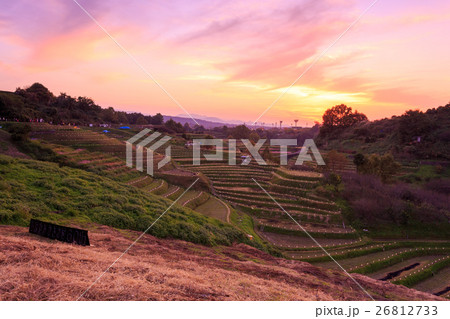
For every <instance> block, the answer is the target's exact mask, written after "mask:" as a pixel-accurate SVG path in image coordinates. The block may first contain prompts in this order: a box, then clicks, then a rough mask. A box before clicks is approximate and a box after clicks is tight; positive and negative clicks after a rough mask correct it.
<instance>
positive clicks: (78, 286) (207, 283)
mask: <svg viewBox="0 0 450 319" xmlns="http://www.w3.org/2000/svg"><path fill="white" fill-rule="evenodd" d="M138 235H139V233H138V232H132V231H123V230H122V231H118V230H114V229H112V228H109V227H107V226H95V225H94V226H92V229H91V231H90V234H89V236H90V240H91V244H92V246H90V247H82V246H76V245H70V244H66V243H61V242H57V241H51V240H48V239H45V238H41V237H38V236H35V235H31V234H29V233H28V232H27V229H26V228H23V227H18V226H0V300H76V299H77V298H78V297H79V296H80V295H81V293H82V292H83V291H85V290H86V289H87V287H89V286H90V285H91V283H92V282H93V281H94V280H95V279H96V278H97V277H98V276H99V275H100V274H101V273H103V271H104V270H105V269H106V268H107V267H108V266H109V265H110V264H111V263H112V262H113V261H114V260H116V259H117V258H118V257H119V256H120V254H121V253H122V252H123V251H124V250H125V249H126V248H127V247H128V246H129V245H130V244H131V243H132V241H133V240H134V239H135V238H136V237H137V236H138ZM354 276H355V278H356V279H357V280H358V281H359V282H360V283H361V285H362V286H363V287H364V288H365V289H367V291H368V292H369V293H370V294H372V296H373V297H374V298H375V299H377V300H386V299H388V300H440V298H439V297H436V296H433V295H430V294H426V293H422V292H418V291H415V290H411V289H408V288H405V287H402V286H396V285H393V284H390V283H385V282H381V281H376V280H373V279H370V278H368V277H365V276H362V275H358V274H354ZM83 299H87V300H367V299H368V297H367V296H366V295H365V294H364V292H362V291H361V289H360V288H358V287H357V286H356V284H355V283H354V282H353V281H352V280H351V279H350V278H349V277H347V276H346V275H345V274H343V273H340V272H337V271H333V270H326V269H321V268H318V267H315V266H312V265H310V264H308V263H305V262H300V261H288V260H284V259H280V258H275V257H273V256H270V255H268V254H266V253H263V252H261V251H259V250H257V249H255V248H252V247H249V246H247V245H244V244H237V245H233V246H230V247H224V246H216V247H205V246H202V245H197V244H193V243H188V242H183V241H179V240H168V239H157V238H155V237H153V236H150V235H146V236H144V237H143V238H142V239H141V241H139V242H138V243H137V244H136V245H135V246H133V247H132V248H131V249H130V250H129V251H128V253H127V254H126V255H124V256H123V257H122V258H121V259H120V260H119V261H118V262H117V263H116V264H115V265H114V267H112V268H111V269H110V271H109V272H108V273H106V274H105V275H104V276H103V277H102V278H101V279H100V281H98V282H97V283H96V284H95V285H94V286H93V287H92V288H91V290H90V291H88V292H87V293H86V294H85V296H84V297H83Z"/></svg>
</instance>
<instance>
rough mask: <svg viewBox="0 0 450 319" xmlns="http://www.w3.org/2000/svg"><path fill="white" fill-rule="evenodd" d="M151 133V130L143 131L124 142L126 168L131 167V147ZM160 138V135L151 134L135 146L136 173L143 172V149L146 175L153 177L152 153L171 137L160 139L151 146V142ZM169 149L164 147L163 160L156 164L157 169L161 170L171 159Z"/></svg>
mask: <svg viewBox="0 0 450 319" xmlns="http://www.w3.org/2000/svg"><path fill="white" fill-rule="evenodd" d="M149 133H151V130H149V129H144V130H142V131H140V132H139V133H137V134H136V135H134V136H133V137H132V138H130V139H129V140H128V141H126V142H125V144H126V163H127V166H128V167H133V145H135V143H137V142H138V141H139V140H141V139H142V138H143V137H145V136H146V135H147V134H149ZM160 136H161V133H158V132H153V133H152V134H150V135H149V136H147V137H145V138H144V139H143V140H141V141H140V142H139V143H137V144H136V169H137V170H138V171H141V172H143V171H144V148H145V149H146V150H147V153H146V155H147V165H146V166H147V174H148V175H153V170H154V168H153V165H154V163H153V162H154V153H155V151H156V150H157V149H158V148H160V147H161V146H163V145H164V144H166V143H167V142H168V141H169V140H170V139H171V137H170V136H163V137H162V138H161V139H159V140H158V141H157V142H155V143H153V144H151V143H152V142H153V141H155V140H156V139H157V138H159V137H160ZM171 150H172V149H171V147H170V145H169V146H167V147H166V149H165V156H164V158H163V159H162V160H161V161H159V162H158V169H160V168H162V167H163V166H164V165H166V164H167V163H169V162H170V159H171Z"/></svg>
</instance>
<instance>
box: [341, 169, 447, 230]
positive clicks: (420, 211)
mask: <svg viewBox="0 0 450 319" xmlns="http://www.w3.org/2000/svg"><path fill="white" fill-rule="evenodd" d="M343 182H344V190H343V192H342V196H343V198H344V199H345V200H347V202H348V203H349V205H350V207H351V209H352V211H353V213H354V215H355V217H356V218H358V219H359V220H361V221H362V222H363V223H365V224H366V225H373V226H377V225H378V222H380V221H385V222H388V223H394V224H396V225H407V224H409V223H410V222H412V221H415V222H418V223H443V224H444V225H446V224H447V225H448V219H447V217H446V216H449V214H450V212H449V207H450V205H449V199H448V196H446V195H445V194H441V193H437V192H432V191H429V190H424V189H417V188H413V187H412V186H410V185H407V184H404V183H397V184H395V185H386V184H383V183H382V182H381V180H380V179H379V178H377V177H375V176H370V175H359V174H346V175H343Z"/></svg>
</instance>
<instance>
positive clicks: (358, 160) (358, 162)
mask: <svg viewBox="0 0 450 319" xmlns="http://www.w3.org/2000/svg"><path fill="white" fill-rule="evenodd" d="M366 162H367V159H366V157H365V156H364V154H361V153H358V154H356V155H355V157H354V158H353V164H355V166H356V170H357V171H358V172H359V171H360V170H361V167H363V165H364V164H366Z"/></svg>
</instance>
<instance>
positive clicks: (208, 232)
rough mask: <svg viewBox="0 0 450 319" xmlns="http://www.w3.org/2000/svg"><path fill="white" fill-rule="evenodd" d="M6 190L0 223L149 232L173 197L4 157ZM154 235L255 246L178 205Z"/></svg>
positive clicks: (1, 186) (0, 180)
mask: <svg viewBox="0 0 450 319" xmlns="http://www.w3.org/2000/svg"><path fill="white" fill-rule="evenodd" d="M0 192H1V194H2V196H1V197H0V223H1V224H12V225H21V226H27V225H28V222H29V220H30V219H31V218H38V219H41V220H46V221H51V222H57V223H60V224H69V223H75V224H80V225H83V224H89V223H99V224H104V225H109V226H113V227H117V228H123V229H133V230H140V231H143V230H145V229H146V228H147V227H148V226H149V225H151V224H152V223H153V222H154V221H155V220H156V219H157V218H158V216H160V215H161V214H162V213H163V212H164V211H165V210H166V209H167V207H168V206H169V205H170V201H169V200H167V199H164V198H162V197H159V196H154V195H152V194H149V193H146V192H143V191H141V190H139V189H136V188H135V187H132V186H128V185H125V184H123V183H119V182H116V181H113V180H111V179H109V178H106V177H102V176H98V175H96V174H93V173H90V172H86V171H83V170H80V169H75V168H70V167H59V165H58V164H56V163H49V162H41V161H36V160H27V159H17V158H12V157H9V156H6V155H0ZM149 233H150V234H152V235H155V236H157V237H161V238H177V239H182V240H186V241H190V242H194V243H200V244H205V245H215V244H225V245H229V244H231V243H233V242H243V243H247V244H252V242H250V240H249V239H248V237H247V236H246V234H245V233H244V232H242V231H240V230H238V229H236V228H235V227H233V226H231V225H228V224H225V223H222V222H220V221H219V220H216V219H212V218H208V217H206V216H203V215H201V214H199V213H196V212H194V211H192V210H190V209H188V208H184V207H181V206H178V205H174V206H173V207H172V208H171V209H170V210H169V211H168V212H167V213H166V214H165V215H164V216H163V217H162V218H161V219H159V220H158V222H157V223H155V225H154V226H153V227H152V228H151V229H150V231H149Z"/></svg>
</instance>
